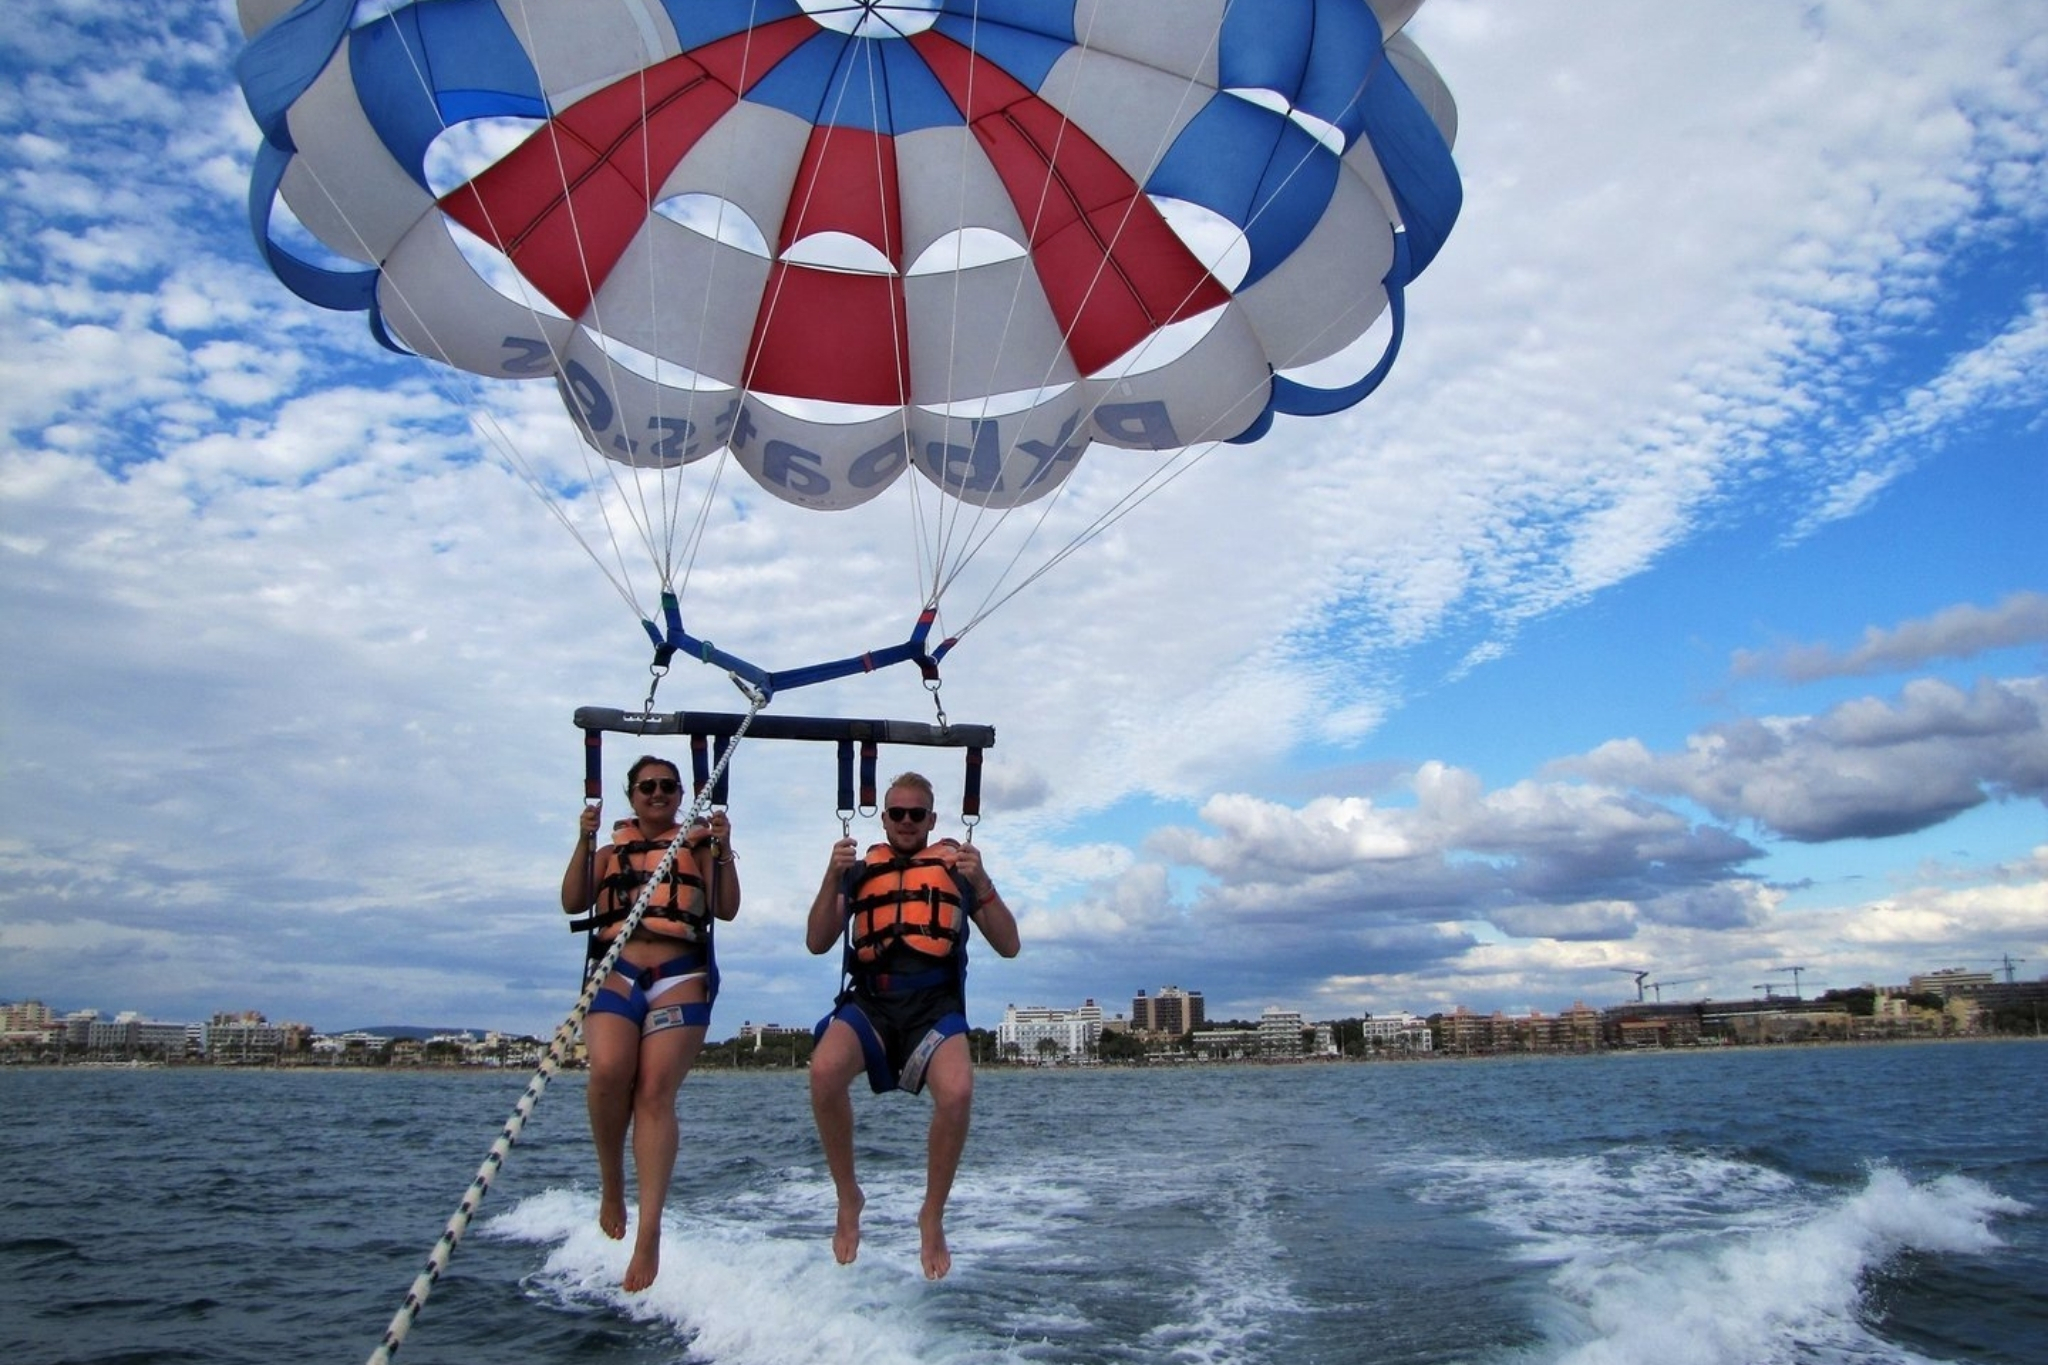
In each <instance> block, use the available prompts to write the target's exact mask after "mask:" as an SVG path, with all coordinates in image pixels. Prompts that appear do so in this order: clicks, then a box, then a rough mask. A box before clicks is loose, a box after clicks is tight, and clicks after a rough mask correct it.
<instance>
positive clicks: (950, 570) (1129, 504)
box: [930, 12, 1221, 640]
mask: <svg viewBox="0 0 2048 1365" xmlns="http://www.w3.org/2000/svg"><path fill="white" fill-rule="evenodd" d="M974 22H975V23H976V24H977V25H978V23H979V14H978V12H977V15H976V18H975V20H974ZM1090 23H1091V26H1092V24H1093V16H1092V15H1091V19H1090ZM1220 39H1221V30H1220V28H1219V29H1218V30H1216V32H1215V33H1213V34H1212V35H1211V37H1210V39H1209V49H1208V51H1209V54H1210V55H1211V56H1213V55H1214V53H1215V51H1216V47H1217V44H1218V43H1219V42H1220ZM1092 43H1093V30H1092V27H1091V28H1090V30H1089V31H1087V32H1084V33H1080V34H1077V35H1076V45H1077V47H1079V48H1080V49H1081V50H1082V51H1083V52H1088V51H1092V50H1093V47H1092ZM1193 69H1199V66H1197V67H1195V68H1191V70H1193ZM977 73H978V67H977V66H976V65H975V64H973V63H970V64H969V65H968V76H967V79H968V82H969V84H968V89H969V92H970V99H969V103H970V107H971V105H972V97H971V92H972V90H973V81H974V78H975V76H976V74H977ZM1195 88H1196V82H1195V80H1194V78H1193V77H1192V75H1191V76H1189V77H1188V78H1187V79H1186V80H1185V81H1184V82H1183V85H1182V93H1181V106H1180V107H1181V108H1182V109H1185V108H1186V107H1187V104H1188V102H1189V99H1190V97H1191V95H1192V94H1193V92H1194V90H1195ZM1169 126H1172V125H1169ZM1067 129H1068V125H1067V122H1066V121H1065V120H1064V119H1063V120H1061V122H1060V125H1059V130H1058V132H1057V133H1056V134H1055V141H1054V143H1053V146H1052V148H1051V149H1050V150H1049V151H1048V153H1047V159H1048V166H1050V165H1052V164H1056V162H1057V159H1058V152H1059V148H1060V146H1061V145H1062V142H1063V140H1064V139H1065V137H1066V135H1067ZM1168 145H1169V138H1168V136H1167V134H1166V132H1165V131H1164V130H1162V132H1161V134H1160V137H1159V140H1158V141H1157V143H1156V144H1155V146H1154V148H1153V153H1152V160H1151V164H1152V165H1154V166H1156V165H1157V164H1158V163H1159V161H1160V160H1161V159H1162V158H1163V157H1164V155H1165V153H1166V150H1167V147H1168ZM961 151H962V157H963V159H964V158H965V155H966V145H965V143H964V142H963V144H962V149H961ZM1056 178H1057V177H1055V176H1053V175H1050V174H1048V175H1047V176H1046V178H1045V181H1044V183H1043V184H1042V185H1041V187H1040V191H1039V194H1040V198H1039V201H1038V203H1037V204H1036V205H1035V206H1034V207H1033V210H1032V212H1033V215H1034V217H1035V216H1038V215H1042V214H1043V213H1044V211H1045V207H1046V203H1047V197H1048V196H1050V195H1051V193H1052V191H1053V186H1054V182H1055V180H1056ZM1139 183H1142V182H1139ZM962 185H963V194H964V185H965V178H964V176H963V178H962ZM963 204H964V199H963ZM1136 209H1137V203H1136V200H1135V198H1134V199H1133V200H1132V201H1131V202H1130V203H1128V204H1126V205H1125V207H1124V212H1123V214H1122V216H1121V217H1120V218H1119V219H1118V221H1117V224H1116V226H1115V228H1114V229H1113V230H1112V232H1111V234H1110V244H1111V245H1114V243H1115V242H1116V241H1117V240H1118V239H1119V238H1120V237H1121V236H1122V234H1123V232H1124V230H1125V229H1126V228H1127V227H1128V226H1129V225H1130V223H1131V219H1132V215H1133V214H1134V213H1135V212H1136ZM1203 264H1204V266H1205V267H1206V265H1207V263H1206V262H1204V263H1203ZM1107 272H1108V257H1107V254H1105V256H1104V259H1103V262H1102V263H1101V264H1098V266H1097V267H1096V271H1095V274H1094V275H1093V277H1091V278H1090V280H1089V282H1088V284H1087V287H1086V289H1085V290H1084V298H1085V297H1090V296H1092V295H1093V294H1094V292H1095V290H1096V289H1097V287H1098V286H1099V285H1101V284H1102V283H1103V282H1104V279H1105V276H1106V274H1107ZM1023 287H1024V276H1023V275H1021V274H1020V275H1019V277H1018V279H1017V281H1016V283H1015V284H1013V286H1012V288H1011V297H1010V307H1009V311H1008V314H1007V315H1006V317H1005V321H1004V331H1005V334H1007V332H1008V330H1009V329H1010V327H1011V326H1012V325H1013V324H1014V322H1015V319H1016V313H1017V309H1018V307H1019V301H1020V298H1021V296H1022V292H1023ZM955 307H956V313H955V319H954V320H955V333H954V334H955V335H957V329H958V313H957V307H958V295H957V293H956V295H955ZM1146 344H1147V345H1149V344H1150V342H1149V341H1148V342H1147V343H1146ZM1142 354H1143V352H1142V350H1141V351H1140V356H1142ZM1052 363H1055V362H1048V368H1047V370H1046V371H1045V373H1044V374H1042V375H1041V376H1040V387H1041V388H1043V386H1044V385H1045V383H1047V382H1049V381H1050V380H1051V378H1052V373H1053V371H1052V369H1051V368H1050V366H1051V364H1052ZM1107 397H1108V390H1107V389H1106V388H1105V389H1103V390H1102V392H1100V393H1099V394H1098V395H1097V396H1096V398H1095V400H1094V402H1093V403H1092V404H1090V405H1089V406H1088V407H1087V408H1086V410H1085V415H1086V416H1087V417H1088V418H1090V419H1092V418H1093V416H1094V414H1095V411H1096V409H1097V408H1098V407H1099V406H1100V405H1101V404H1102V402H1103V401H1105V400H1106V398H1107ZM1190 444H1194V442H1190ZM1213 444H1214V443H1213V442H1212V443H1211V445H1212V446H1213ZM1013 449H1014V447H1013ZM1011 453H1013V452H1012V451H1005V452H1003V454H1004V455H1005V456H1007V455H1009V454H1011ZM1182 453H1183V454H1185V451H1184V450H1183V452H1182ZM1202 453H1203V454H1206V453H1207V451H1206V450H1204V451H1203V452H1202ZM1200 458H1201V455H1197V456H1195V457H1194V459H1193V460H1192V461H1189V462H1188V464H1187V465H1182V466H1181V468H1180V469H1178V470H1175V471H1174V472H1173V473H1172V474H1170V475H1168V476H1167V477H1166V478H1164V479H1163V480H1161V471H1160V470H1158V469H1155V470H1154V471H1153V472H1152V473H1151V474H1148V475H1147V476H1146V478H1145V480H1143V481H1141V482H1140V483H1139V485H1138V486H1137V487H1136V488H1133V489H1132V490H1130V491H1128V492H1126V493H1125V494H1124V495H1123V496H1122V497H1121V498H1120V499H1119V500H1118V503H1117V504H1116V506H1114V507H1112V508H1111V509H1110V510H1109V511H1108V512H1106V513H1104V514H1103V515H1102V516H1100V517H1098V518H1097V519H1096V520H1095V521H1094V522H1092V523H1091V524H1090V525H1089V526H1088V527H1087V528H1085V529H1084V530H1083V531H1082V532H1080V533H1079V534H1078V535H1077V536H1075V537H1074V538H1072V539H1070V540H1069V541H1068V542H1067V544H1066V545H1064V546H1063V547H1061V548H1060V549H1058V550H1056V551H1054V553H1053V554H1052V556H1051V557H1050V558H1049V559H1047V560H1046V561H1045V562H1043V563H1042V564H1040V565H1039V566H1038V567H1037V568H1036V569H1034V570H1033V571H1032V572H1031V573H1030V574H1029V575H1027V576H1026V577H1025V578H1024V579H1023V580H1022V581H1021V582H1019V583H1017V584H1015V585H1014V586H1012V587H1010V588H1009V589H1008V590H1007V591H1005V590H1004V586H1003V585H1004V584H1005V583H1006V582H1008V581H1009V579H1010V577H1011V575H1012V574H1013V573H1015V572H1016V570H1017V566H1018V565H1019V564H1020V563H1021V562H1022V561H1023V557H1024V555H1025V553H1026V552H1027V551H1028V550H1029V549H1030V546H1031V544H1032V542H1033V541H1034V540H1036V539H1037V537H1038V535H1039V533H1040V531H1042V530H1043V529H1044V527H1045V525H1046V524H1047V522H1048V521H1049V519H1050V518H1051V516H1052V513H1053V512H1054V510H1055V509H1056V508H1057V507H1058V505H1059V504H1060V502H1061V500H1062V499H1063V498H1065V497H1066V496H1067V494H1068V492H1069V491H1070V490H1069V486H1068V485H1067V484H1066V483H1065V482H1064V481H1063V482H1062V483H1061V484H1060V485H1058V486H1057V487H1056V488H1055V489H1054V490H1053V492H1052V494H1051V495H1050V496H1049V497H1048V498H1046V499H1045V500H1044V501H1043V502H1042V503H1041V505H1040V507H1039V509H1038V511H1037V515H1036V517H1035V519H1034V521H1033V523H1032V526H1031V529H1030V530H1029V531H1028V532H1027V533H1026V534H1025V536H1024V537H1023V538H1022V539H1021V541H1020V542H1019V543H1018V545H1017V547H1016V549H1015V550H1014V552H1013V553H1012V554H1011V556H1010V559H1009V561H1008V563H1007V564H1006V565H1005V567H1004V568H1003V569H1002V571H1001V572H1000V573H998V574H997V575H996V577H995V579H994V581H993V582H992V583H991V585H990V586H989V588H988V589H987V591H986V593H985V595H984V597H983V599H982V602H981V603H980V604H978V605H977V606H976V607H975V608H974V610H973V611H972V613H971V614H970V616H969V619H968V621H967V623H966V624H965V625H962V626H960V627H958V628H957V629H954V630H952V636H953V638H954V639H956V640H957V639H959V638H961V637H963V636H964V635H965V634H966V633H967V632H968V631H969V630H971V629H972V628H973V627H974V626H975V625H976V624H978V623H979V622H981V621H982V620H984V619H986V617H987V616H988V615H989V614H990V613H991V612H993V611H994V610H995V609H996V608H997V607H998V606H1000V605H1001V604H1002V603H1004V602H1007V601H1009V599H1010V598H1012V597H1014V596H1016V595H1017V594H1018V593H1019V592H1021V591H1023V590H1024V588H1026V587H1028V586H1030V585H1031V584H1032V583H1034V582H1036V581H1037V579H1038V578H1039V577H1041V576H1042V575H1044V574H1045V573H1047V572H1050V571H1051V569H1052V568H1054V567H1055V566H1057V565H1058V564H1059V563H1061V562H1063V561H1064V560H1065V559H1066V557H1067V556H1068V555H1070V554H1072V553H1073V552H1074V551H1075V550H1077V549H1079V548H1080V547H1081V546H1082V545H1084V544H1086V543H1087V542H1088V541H1090V540H1092V539H1094V538H1095V537H1096V536H1097V535H1099V534H1101V533H1102V532H1103V531H1104V530H1106V529H1107V528H1108V527H1109V526H1110V525H1112V524H1113V523H1114V522H1115V521H1117V520H1120V519H1121V518H1122V517H1123V515H1125V514H1126V513H1127V512H1129V511H1131V510H1133V509H1134V508H1135V507H1136V506H1137V505H1138V504H1139V503H1141V502H1143V501H1144V500H1145V498H1147V497H1149V496H1150V493H1149V492H1146V491H1143V490H1145V488H1146V486H1147V485H1148V484H1151V483H1152V482H1153V481H1154V480H1160V483H1159V486H1164V484H1165V483H1170V482H1171V481H1172V479H1173V478H1177V477H1179V474H1180V473H1183V472H1185V470H1186V468H1187V467H1190V466H1191V465H1192V463H1195V462H1199V460H1200ZM1180 459H1181V456H1180V455H1176V456H1174V457H1172V459H1170V460H1169V461H1168V463H1167V465H1166V466H1164V467H1163V468H1172V466H1173V465H1174V464H1175V463H1176V462H1178V461H1179V460H1180ZM1153 491H1156V488H1155V489H1154V490H1153ZM961 501H965V499H961ZM1014 511H1015V508H1014V507H1006V508H1002V509H999V510H997V511H996V513H995V523H994V525H993V526H991V527H989V528H987V530H986V531H982V529H981V524H982V519H983V518H984V517H985V516H986V515H987V514H988V512H989V508H988V506H987V504H986V503H982V504H977V506H976V510H975V514H974V521H973V523H972V524H971V525H970V527H969V531H968V542H967V544H968V548H967V549H966V550H965V551H963V552H962V553H961V554H960V555H959V557H958V558H957V559H950V560H949V562H948V563H947V564H946V565H945V567H943V568H941V569H940V570H939V576H938V578H937V580H936V584H935V586H934V588H933V590H932V592H931V596H930V600H934V601H936V600H939V599H940V598H941V597H942V596H943V595H944V593H945V591H946V590H947V589H948V588H949V587H950V586H951V585H952V584H953V582H954V581H955V580H957V578H958V576H959V575H960V574H961V573H962V572H964V571H965V569H966V568H967V566H968V564H969V563H970V562H971V561H972V560H973V559H974V558H975V557H976V556H977V555H978V554H979V552H980V550H981V548H982V547H983V546H984V545H986V544H987V543H988V542H989V541H990V540H991V539H993V537H994V535H995V534H996V532H997V531H998V530H1000V528H1001V526H1002V525H1003V523H1004V522H1005V521H1006V520H1007V519H1008V518H1009V516H1010V515H1011V514H1012V513H1013V512H1014ZM962 514H963V513H961V511H960V510H959V509H953V511H952V516H953V517H954V518H957V517H958V516H960V515H962ZM939 543H940V546H941V551H940V553H941V557H948V556H950V555H951V550H950V548H949V547H950V544H951V540H950V537H942V538H940V542H939Z"/></svg>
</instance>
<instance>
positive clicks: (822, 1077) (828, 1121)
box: [811, 1019, 867, 1265]
mask: <svg viewBox="0 0 2048 1365" xmlns="http://www.w3.org/2000/svg"><path fill="white" fill-rule="evenodd" d="M865 1065H866V1063H865V1060H864V1059H863V1058H862V1056H861V1051H860V1039H859V1038H858V1037H856V1036H855V1035H854V1032H853V1029H852V1028H851V1027H849V1026H848V1025H846V1024H844V1023H841V1022H840V1021H838V1020H836V1019H835V1020H833V1021H832V1023H831V1024H830V1025H829V1026H828V1027H827V1028H826V1029H825V1036H824V1037H823V1038H822V1039H820V1040H819V1042H818V1047H817V1050H816V1051H815V1052H813V1053H812V1054H811V1117H812V1118H813V1119H815V1120H816V1121H817V1124H818V1144H819V1146H821V1147H823V1148H824V1150H825V1169H826V1170H827V1171H829V1172H831V1175H832V1188H833V1191H834V1192H835V1193H836V1194H837V1195H838V1198H839V1209H838V1213H837V1214H836V1216H835V1217H834V1220H833V1224H832V1259H833V1260H835V1261H837V1262H839V1264H841V1265H852V1264H853V1262H854V1259H855V1258H856V1257H858V1256H859V1255H860V1215H861V1210H862V1209H863V1208H865V1207H866V1206H867V1196H866V1195H864V1194H863V1193H862V1192H861V1188H860V1182H859V1181H858V1180H856V1179H855V1177H854V1163H853V1098H852V1097H851V1096H850V1095H848V1094H847V1093H846V1088H847V1087H848V1086H849V1085H851V1084H852V1083H853V1078H854V1077H855V1076H857V1075H859V1074H860V1073H861V1071H862V1070H863V1069H864V1067H865Z"/></svg>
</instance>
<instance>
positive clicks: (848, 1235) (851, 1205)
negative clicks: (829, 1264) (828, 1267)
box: [832, 1189, 868, 1265]
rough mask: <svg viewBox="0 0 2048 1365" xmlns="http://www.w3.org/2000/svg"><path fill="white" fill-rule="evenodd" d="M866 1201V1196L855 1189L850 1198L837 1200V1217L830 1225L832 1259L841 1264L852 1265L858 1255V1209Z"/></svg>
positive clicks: (862, 1206)
mask: <svg viewBox="0 0 2048 1365" xmlns="http://www.w3.org/2000/svg"><path fill="white" fill-rule="evenodd" d="M867 1203H868V1201H867V1196H866V1195H864V1194H862V1193H861V1192H860V1191H859V1190H857V1189H856V1190H855V1191H854V1192H853V1196H852V1197H851V1198H846V1197H844V1196H842V1197H841V1198H840V1200H839V1219H838V1221H837V1222H836V1223H834V1224H833V1225H832V1259H833V1260H835V1261H837V1262H839V1264H841V1265H852V1264H853V1258H854V1257H856V1256H858V1255H860V1211H861V1210H862V1209H864V1208H866V1207H867Z"/></svg>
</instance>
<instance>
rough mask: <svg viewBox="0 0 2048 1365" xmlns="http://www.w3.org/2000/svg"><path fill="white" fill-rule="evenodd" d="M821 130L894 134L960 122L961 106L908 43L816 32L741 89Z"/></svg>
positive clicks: (763, 102)
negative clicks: (752, 84)
mask: <svg viewBox="0 0 2048 1365" xmlns="http://www.w3.org/2000/svg"><path fill="white" fill-rule="evenodd" d="M747 99H748V100H749V101H751V102H752V103H755V104H760V105H766V106H768V107H770V108H774V109H781V110H783V111H785V112H787V113H791V114H794V115H796V116H797V117H798V118H801V119H803V120H805V121H806V122H808V123H811V124H813V125H815V126H817V127H820V128H853V129H859V130H861V131H863V132H871V133H882V134H889V135H894V134H900V133H911V132H915V131H917V130H918V129H920V128H933V127H945V126H948V125H958V124H959V122H960V111H959V110H958V109H956V108H955V107H954V106H953V101H952V100H951V99H950V98H949V97H948V96H947V94H946V91H945V87H944V86H942V85H940V84H939V82H938V80H937V79H936V78H935V77H934V76H933V75H932V73H931V68H930V67H928V66H926V65H925V62H924V59H923V58H921V57H920V56H919V55H918V54H917V51H916V49H914V48H912V47H910V46H909V45H908V44H905V43H900V42H893V41H877V40H874V39H869V38H857V37H854V36H852V35H851V34H846V33H834V32H831V31H820V32H819V33H818V34H817V35H816V36H815V37H813V38H811V39H809V40H808V41H806V42H805V43H803V45H802V46H800V47H798V48H797V49H796V50H795V51H794V52H792V53H790V54H789V55H788V56H787V57H785V58H783V59H782V60H781V61H780V62H778V63H776V65H775V68H774V69H773V70H772V71H770V72H768V73H767V74H766V75H765V76H763V77H762V78H761V79H760V81H759V82H758V83H757V84H756V85H755V86H754V87H753V88H752V89H751V90H749V91H748V92H747Z"/></svg>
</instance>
